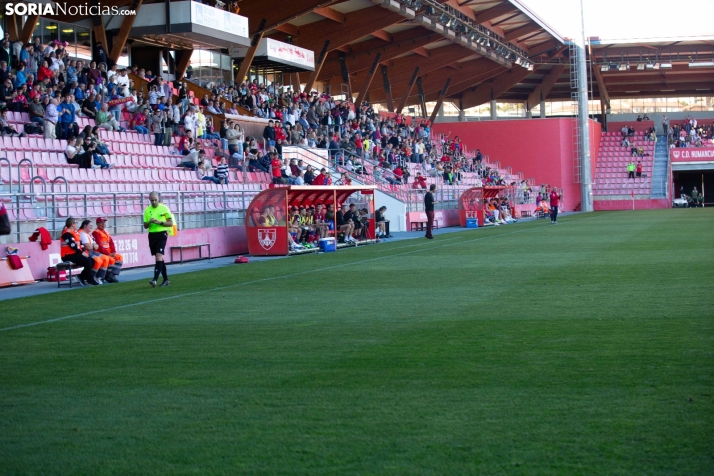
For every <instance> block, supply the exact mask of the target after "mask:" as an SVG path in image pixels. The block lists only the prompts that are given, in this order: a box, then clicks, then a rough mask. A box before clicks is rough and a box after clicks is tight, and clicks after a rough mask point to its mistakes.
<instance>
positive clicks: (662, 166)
mask: <svg viewBox="0 0 714 476" xmlns="http://www.w3.org/2000/svg"><path fill="white" fill-rule="evenodd" d="M668 170H669V148H668V147H667V136H664V135H661V136H657V145H656V146H655V153H654V164H653V167H652V194H651V196H650V198H653V199H655V198H667V183H668V182H669V181H668V180H667V178H668V177H667V173H668Z"/></svg>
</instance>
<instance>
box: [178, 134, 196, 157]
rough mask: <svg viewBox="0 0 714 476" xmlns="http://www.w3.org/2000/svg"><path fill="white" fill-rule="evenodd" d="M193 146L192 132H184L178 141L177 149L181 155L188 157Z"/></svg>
mask: <svg viewBox="0 0 714 476" xmlns="http://www.w3.org/2000/svg"><path fill="white" fill-rule="evenodd" d="M193 145H194V140H193V131H186V134H184V135H182V136H181V138H180V139H179V143H178V146H177V149H178V151H179V153H180V154H181V155H188V153H189V152H190V151H191V148H192V147H193Z"/></svg>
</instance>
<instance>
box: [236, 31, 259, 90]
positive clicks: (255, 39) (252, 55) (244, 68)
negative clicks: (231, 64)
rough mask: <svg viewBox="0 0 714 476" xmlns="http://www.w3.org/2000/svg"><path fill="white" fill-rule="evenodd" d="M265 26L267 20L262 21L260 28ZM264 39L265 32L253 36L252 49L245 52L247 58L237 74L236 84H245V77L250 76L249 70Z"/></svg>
mask: <svg viewBox="0 0 714 476" xmlns="http://www.w3.org/2000/svg"><path fill="white" fill-rule="evenodd" d="M264 25H265V18H263V19H262V20H261V26H260V27H259V28H261V29H262V27H263V26H264ZM262 39H263V32H262V31H261V32H260V33H256V34H255V35H253V39H252V40H251V42H250V47H249V48H248V51H246V52H245V58H243V62H242V63H241V64H240V68H238V73H237V74H236V79H235V82H236V84H240V83H242V82H243V80H244V79H245V76H246V75H247V74H248V70H249V69H250V65H251V64H252V63H253V58H255V52H256V51H257V50H258V45H260V41H261V40H262Z"/></svg>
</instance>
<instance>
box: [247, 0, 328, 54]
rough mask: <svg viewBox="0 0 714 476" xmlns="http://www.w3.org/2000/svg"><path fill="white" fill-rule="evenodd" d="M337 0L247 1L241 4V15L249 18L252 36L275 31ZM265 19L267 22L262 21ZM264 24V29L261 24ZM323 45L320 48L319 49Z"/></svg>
mask: <svg viewBox="0 0 714 476" xmlns="http://www.w3.org/2000/svg"><path fill="white" fill-rule="evenodd" d="M333 3H335V0H290V1H289V2H286V1H284V0H245V1H242V2H240V14H241V15H242V16H245V17H248V25H249V34H250V36H253V35H255V34H256V33H262V32H267V31H269V30H274V29H276V28H277V27H279V26H281V25H284V24H286V23H288V22H290V21H291V20H295V19H296V18H300V17H301V16H303V15H306V14H308V13H311V12H313V11H315V10H316V9H318V8H322V7H327V6H329V5H332V4H333ZM263 19H265V22H263V21H262V20H263ZM261 23H263V27H262V28H261V27H260V24H261ZM321 46H322V45H320V46H318V47H317V48H316V49H319V48H320V47H321Z"/></svg>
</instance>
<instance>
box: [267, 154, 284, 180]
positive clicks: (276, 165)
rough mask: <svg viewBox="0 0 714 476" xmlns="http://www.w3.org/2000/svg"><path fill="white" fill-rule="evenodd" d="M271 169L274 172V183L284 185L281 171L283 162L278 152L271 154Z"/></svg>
mask: <svg viewBox="0 0 714 476" xmlns="http://www.w3.org/2000/svg"><path fill="white" fill-rule="evenodd" d="M270 155H271V160H270V169H271V172H272V177H273V183H274V184H276V185H278V184H282V183H283V179H282V172H281V171H280V169H281V167H282V162H280V159H279V158H278V154H277V152H271V153H270Z"/></svg>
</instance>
